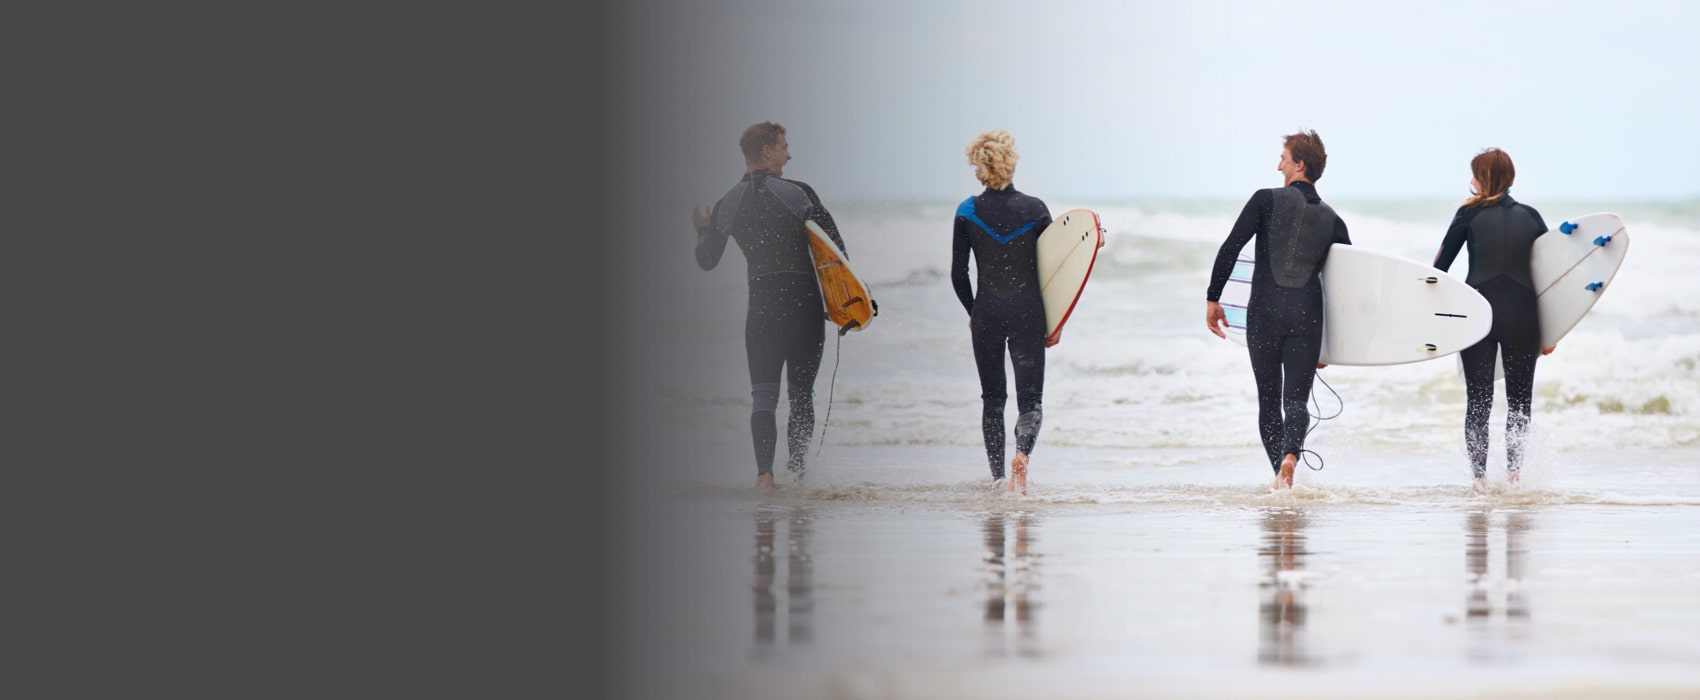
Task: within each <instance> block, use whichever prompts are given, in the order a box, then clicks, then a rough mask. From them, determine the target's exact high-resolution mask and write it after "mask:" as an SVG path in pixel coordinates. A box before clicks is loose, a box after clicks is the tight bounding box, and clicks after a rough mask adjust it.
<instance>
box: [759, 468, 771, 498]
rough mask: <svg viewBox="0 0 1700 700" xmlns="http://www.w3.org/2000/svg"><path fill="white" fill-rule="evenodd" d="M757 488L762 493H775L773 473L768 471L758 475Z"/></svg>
mask: <svg viewBox="0 0 1700 700" xmlns="http://www.w3.org/2000/svg"><path fill="white" fill-rule="evenodd" d="M756 490H757V491H760V492H762V493H773V473H772V472H768V473H766V474H762V475H760V476H757V477H756Z"/></svg>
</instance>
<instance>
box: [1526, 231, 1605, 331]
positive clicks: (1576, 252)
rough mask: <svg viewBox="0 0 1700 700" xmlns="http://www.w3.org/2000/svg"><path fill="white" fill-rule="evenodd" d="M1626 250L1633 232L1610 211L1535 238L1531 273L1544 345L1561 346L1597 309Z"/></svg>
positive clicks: (1530, 255) (1531, 256)
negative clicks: (1572, 331) (1589, 314)
mask: <svg viewBox="0 0 1700 700" xmlns="http://www.w3.org/2000/svg"><path fill="white" fill-rule="evenodd" d="M1628 252H1629V230H1628V229H1626V228H1625V227H1624V225H1623V219H1622V218H1621V217H1619V216H1618V215H1616V214H1609V213H1607V214H1589V215H1587V216H1583V217H1579V218H1575V219H1571V220H1569V221H1566V222H1564V223H1562V224H1559V225H1558V227H1557V228H1554V229H1553V230H1551V231H1548V232H1546V234H1545V235H1542V236H1541V237H1539V238H1536V239H1535V245H1534V247H1533V248H1532V249H1530V250H1529V276H1530V278H1531V279H1532V280H1533V281H1534V283H1535V303H1536V305H1537V306H1536V308H1537V313H1539V314H1540V316H1541V347H1543V348H1550V347H1552V346H1554V345H1557V344H1558V341H1559V340H1560V339H1562V338H1564V336H1565V334H1567V333H1569V332H1570V330H1571V329H1573V328H1575V327H1576V323H1577V322H1578V321H1581V320H1582V317H1583V316H1586V315H1587V314H1588V311H1589V310H1590V309H1593V308H1594V302H1596V301H1599V299H1600V295H1601V294H1604V293H1605V291H1606V289H1607V288H1608V287H1610V286H1611V281H1612V278H1613V277H1616V276H1617V269H1618V268H1619V267H1621V266H1622V265H1623V256H1624V255H1625V254H1627V253H1628Z"/></svg>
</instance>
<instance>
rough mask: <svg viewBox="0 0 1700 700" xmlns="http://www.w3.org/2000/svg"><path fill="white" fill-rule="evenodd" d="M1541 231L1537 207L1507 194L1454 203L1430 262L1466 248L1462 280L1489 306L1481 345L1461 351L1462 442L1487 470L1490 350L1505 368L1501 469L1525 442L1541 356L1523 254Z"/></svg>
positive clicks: (1518, 464) (1448, 261) (1516, 458)
mask: <svg viewBox="0 0 1700 700" xmlns="http://www.w3.org/2000/svg"><path fill="white" fill-rule="evenodd" d="M1546 232H1547V225H1546V222H1545V221H1542V220H1541V215H1540V212H1537V211H1535V209H1534V207H1530V206H1529V205H1527V204H1519V203H1517V202H1516V201H1515V200H1513V199H1511V195H1510V194H1506V195H1504V196H1502V197H1500V199H1499V201H1497V202H1494V203H1493V204H1489V205H1487V206H1480V207H1470V208H1466V207H1459V208H1458V213H1457V215H1455V216H1453V217H1452V225H1451V226H1450V227H1448V228H1447V229H1446V238H1445V239H1444V240H1443V241H1442V242H1441V244H1440V252H1439V253H1438V254H1436V255H1435V256H1434V266H1435V267H1437V268H1439V269H1442V270H1445V269H1448V268H1450V267H1452V261H1453V260H1455V259H1457V257H1458V251H1459V250H1460V249H1462V248H1463V247H1464V245H1465V244H1466V243H1468V244H1469V246H1470V274H1469V276H1468V277H1466V278H1465V281H1466V282H1467V283H1468V284H1469V285H1470V286H1471V287H1475V288H1476V291H1478V292H1481V293H1482V296H1484V297H1486V298H1487V300H1488V304H1489V305H1491V306H1492V307H1493V326H1492V328H1491V329H1490V330H1489V331H1488V334H1487V337H1485V338H1482V340H1481V342H1478V343H1476V344H1475V345H1471V346H1470V347H1468V348H1465V349H1464V351H1463V352H1461V353H1459V357H1460V359H1462V360H1463V363H1464V391H1465V394H1466V395H1467V397H1468V399H1469V400H1468V406H1467V408H1466V409H1465V411H1464V447H1465V450H1466V451H1467V452H1469V454H1470V467H1471V469H1472V470H1474V471H1475V474H1476V476H1478V477H1480V476H1483V475H1484V474H1486V473H1487V452H1488V425H1487V422H1488V415H1489V414H1490V413H1492V412H1493V365H1494V358H1495V356H1496V355H1498V356H1500V358H1501V359H1502V360H1503V362H1504V365H1505V405H1506V411H1505V450H1506V467H1507V469H1508V470H1510V471H1513V472H1515V471H1517V470H1518V469H1521V468H1522V466H1523V441H1524V439H1525V438H1526V437H1527V435H1528V429H1529V418H1530V415H1531V414H1532V413H1533V408H1534V405H1533V404H1534V392H1535V360H1536V359H1539V358H1540V356H1541V317H1540V314H1539V313H1537V312H1536V307H1535V294H1536V290H1535V283H1534V279H1533V278H1532V277H1531V276H1530V272H1529V252H1530V249H1531V248H1532V247H1533V246H1534V244H1535V239H1536V238H1539V237H1540V236H1541V234H1544V233H1546Z"/></svg>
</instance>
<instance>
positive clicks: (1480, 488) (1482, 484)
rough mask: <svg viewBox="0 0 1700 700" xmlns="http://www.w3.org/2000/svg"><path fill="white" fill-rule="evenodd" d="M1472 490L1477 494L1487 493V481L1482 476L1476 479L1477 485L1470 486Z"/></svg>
mask: <svg viewBox="0 0 1700 700" xmlns="http://www.w3.org/2000/svg"><path fill="white" fill-rule="evenodd" d="M1470 490H1471V491H1474V492H1476V493H1487V479H1486V478H1484V477H1480V476H1478V477H1476V483H1475V484H1472V485H1471V486H1470Z"/></svg>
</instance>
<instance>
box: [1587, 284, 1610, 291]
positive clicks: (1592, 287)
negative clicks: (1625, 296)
mask: <svg viewBox="0 0 1700 700" xmlns="http://www.w3.org/2000/svg"><path fill="white" fill-rule="evenodd" d="M1604 286H1606V283H1604V282H1589V283H1588V291H1590V292H1597V291H1600V287H1604Z"/></svg>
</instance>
